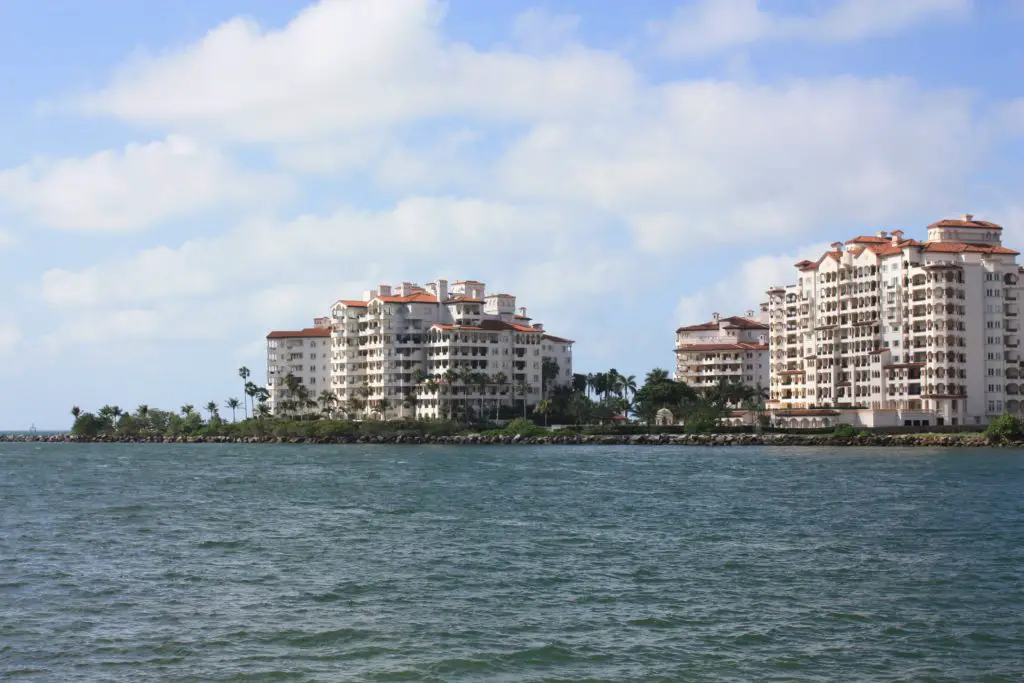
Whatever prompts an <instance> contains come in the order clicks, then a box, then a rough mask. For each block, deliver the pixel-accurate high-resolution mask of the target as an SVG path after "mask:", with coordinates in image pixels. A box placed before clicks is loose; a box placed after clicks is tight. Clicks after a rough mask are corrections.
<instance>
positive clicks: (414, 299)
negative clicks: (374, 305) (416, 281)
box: [377, 292, 437, 304]
mask: <svg viewBox="0 0 1024 683" xmlns="http://www.w3.org/2000/svg"><path fill="white" fill-rule="evenodd" d="M377 298H378V299H380V300H381V301H383V302H384V303H386V304H436V303H437V297H436V296H434V295H433V294H427V293H426V292H415V293H413V294H408V295H406V296H378V297H377Z"/></svg>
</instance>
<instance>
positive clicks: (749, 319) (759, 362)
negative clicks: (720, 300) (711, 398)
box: [676, 306, 769, 390]
mask: <svg viewBox="0 0 1024 683" xmlns="http://www.w3.org/2000/svg"><path fill="white" fill-rule="evenodd" d="M768 369H769V359H768V310H767V306H765V307H763V310H762V311H761V313H760V315H757V316H755V314H754V311H747V312H746V315H744V316H732V317H729V318H722V317H719V315H718V313H715V314H713V315H712V316H711V320H710V321H709V322H706V323H701V324H699V325H690V326H687V327H680V328H679V329H678V330H676V381H678V382H686V383H687V384H689V385H690V386H692V387H694V388H696V389H709V388H712V387H715V386H717V385H718V384H719V383H720V382H723V381H728V382H731V383H738V384H745V385H747V386H749V387H752V388H755V389H757V388H761V389H764V390H767V389H768V384H769V374H768Z"/></svg>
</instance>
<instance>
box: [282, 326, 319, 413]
mask: <svg viewBox="0 0 1024 683" xmlns="http://www.w3.org/2000/svg"><path fill="white" fill-rule="evenodd" d="M289 374H291V375H294V376H295V377H296V379H298V380H299V382H300V383H301V384H302V385H303V386H305V387H306V390H307V391H308V392H309V394H310V397H311V398H316V397H317V396H318V395H319V394H320V392H322V391H324V390H328V389H330V388H331V328H330V321H329V320H328V319H327V318H317V319H316V320H314V321H313V327H308V328H306V329H303V330H294V331H276V332H271V333H270V334H268V335H267V391H269V392H270V399H269V400H268V403H269V405H270V410H271V412H274V411H276V410H277V409H278V406H279V405H280V403H281V401H284V400H293V399H294V398H295V397H294V396H291V394H290V393H289V391H288V389H287V387H286V386H285V381H284V379H285V377H287V376H288V375H289Z"/></svg>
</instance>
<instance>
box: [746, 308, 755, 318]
mask: <svg viewBox="0 0 1024 683" xmlns="http://www.w3.org/2000/svg"><path fill="white" fill-rule="evenodd" d="M747 317H748V318H753V317H754V309H752V308H748V309H747Z"/></svg>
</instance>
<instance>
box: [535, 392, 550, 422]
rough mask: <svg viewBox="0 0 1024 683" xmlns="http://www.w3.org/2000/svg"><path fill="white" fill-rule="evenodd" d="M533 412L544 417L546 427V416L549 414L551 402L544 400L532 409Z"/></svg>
mask: <svg viewBox="0 0 1024 683" xmlns="http://www.w3.org/2000/svg"><path fill="white" fill-rule="evenodd" d="M533 412H535V413H537V414H538V415H543V416H544V426H545V427H547V426H548V415H549V414H550V413H551V401H549V400H548V399H544V400H543V401H541V402H540V403H538V404H537V405H536V406H534V408H533Z"/></svg>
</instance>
